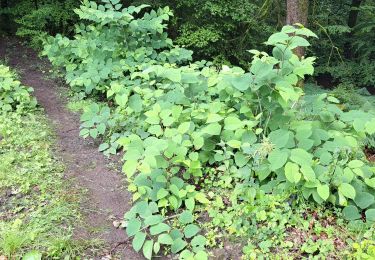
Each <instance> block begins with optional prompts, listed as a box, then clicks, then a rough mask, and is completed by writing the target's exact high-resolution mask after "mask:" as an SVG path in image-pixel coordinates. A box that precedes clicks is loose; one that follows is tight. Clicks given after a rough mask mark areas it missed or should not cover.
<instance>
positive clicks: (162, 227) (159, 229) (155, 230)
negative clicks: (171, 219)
mask: <svg viewBox="0 0 375 260" xmlns="http://www.w3.org/2000/svg"><path fill="white" fill-rule="evenodd" d="M169 230H171V228H170V226H168V225H167V224H165V223H160V224H157V225H156V226H152V227H151V228H150V234H151V235H153V236H155V235H158V234H160V233H163V232H168V231H169Z"/></svg>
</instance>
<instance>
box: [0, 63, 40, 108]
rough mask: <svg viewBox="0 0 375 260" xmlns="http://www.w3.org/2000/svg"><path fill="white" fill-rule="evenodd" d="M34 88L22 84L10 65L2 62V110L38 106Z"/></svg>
mask: <svg viewBox="0 0 375 260" xmlns="http://www.w3.org/2000/svg"><path fill="white" fill-rule="evenodd" d="M32 91H33V90H32V88H29V87H25V86H22V85H21V82H19V81H18V80H16V79H15V75H14V74H13V72H11V71H10V69H9V67H6V66H4V65H1V64H0V111H12V110H24V109H30V108H32V107H35V106H36V101H35V99H34V98H33V97H32V96H31V95H30V93H31V92H32Z"/></svg>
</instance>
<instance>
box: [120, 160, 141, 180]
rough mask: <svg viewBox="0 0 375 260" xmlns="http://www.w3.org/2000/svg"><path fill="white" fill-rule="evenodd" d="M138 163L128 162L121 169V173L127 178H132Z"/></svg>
mask: <svg viewBox="0 0 375 260" xmlns="http://www.w3.org/2000/svg"><path fill="white" fill-rule="evenodd" d="M137 166H138V162H137V161H135V160H128V161H126V162H125V164H124V166H123V167H122V171H123V172H124V173H125V174H126V176H127V177H128V178H130V177H132V176H133V175H134V173H135V172H136V170H137Z"/></svg>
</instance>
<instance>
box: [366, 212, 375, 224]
mask: <svg viewBox="0 0 375 260" xmlns="http://www.w3.org/2000/svg"><path fill="white" fill-rule="evenodd" d="M365 215H366V220H367V221H373V222H375V209H368V210H366V212H365Z"/></svg>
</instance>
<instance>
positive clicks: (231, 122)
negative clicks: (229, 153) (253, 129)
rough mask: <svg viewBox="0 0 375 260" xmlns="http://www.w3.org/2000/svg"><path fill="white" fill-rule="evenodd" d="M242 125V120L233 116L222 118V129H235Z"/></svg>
mask: <svg viewBox="0 0 375 260" xmlns="http://www.w3.org/2000/svg"><path fill="white" fill-rule="evenodd" d="M243 125H244V123H243V121H241V120H240V119H239V118H237V117H234V116H229V117H227V118H225V119H224V129H226V130H237V129H240V128H242V127H243Z"/></svg>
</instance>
